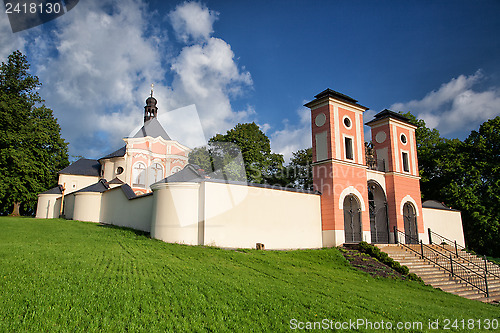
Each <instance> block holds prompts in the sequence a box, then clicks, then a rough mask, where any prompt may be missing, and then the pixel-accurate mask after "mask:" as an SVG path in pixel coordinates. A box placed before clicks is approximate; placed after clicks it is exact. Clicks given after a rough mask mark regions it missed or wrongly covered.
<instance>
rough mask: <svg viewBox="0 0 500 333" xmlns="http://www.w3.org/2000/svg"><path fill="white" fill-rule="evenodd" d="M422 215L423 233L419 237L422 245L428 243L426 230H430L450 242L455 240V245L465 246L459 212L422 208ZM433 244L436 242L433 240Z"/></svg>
mask: <svg viewBox="0 0 500 333" xmlns="http://www.w3.org/2000/svg"><path fill="white" fill-rule="evenodd" d="M422 213H423V215H424V228H425V233H424V234H421V235H420V237H421V239H422V241H423V242H424V243H427V244H428V243H429V236H428V232H427V230H428V228H430V229H431V231H433V232H435V233H437V234H439V235H441V236H444V237H446V238H448V239H450V240H453V241H454V240H456V241H457V244H459V245H462V246H465V240H464V232H463V227H462V216H461V214H460V211H455V210H443V209H435V208H422ZM433 242H434V243H435V242H437V240H436V239H433Z"/></svg>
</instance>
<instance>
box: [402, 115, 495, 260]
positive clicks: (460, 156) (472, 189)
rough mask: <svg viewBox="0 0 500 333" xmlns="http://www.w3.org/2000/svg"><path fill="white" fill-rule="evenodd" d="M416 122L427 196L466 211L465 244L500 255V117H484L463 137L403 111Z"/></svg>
mask: <svg viewBox="0 0 500 333" xmlns="http://www.w3.org/2000/svg"><path fill="white" fill-rule="evenodd" d="M404 115H405V116H406V117H408V118H410V119H411V120H412V122H414V123H415V124H416V125H417V126H418V128H417V130H416V140H417V152H418V161H419V168H420V176H421V191H422V196H423V197H424V199H435V200H438V201H442V202H445V203H446V204H447V205H449V206H451V207H453V208H456V209H459V210H461V211H462V221H463V227H464V234H465V239H466V242H467V246H468V247H469V248H471V249H473V250H474V251H476V252H478V253H483V254H488V255H494V256H500V243H499V242H498V239H499V237H500V117H497V118H495V119H491V120H488V121H487V122H485V123H483V124H482V125H481V126H480V128H479V131H472V132H471V134H470V135H469V137H468V138H467V139H466V140H465V141H460V140H458V139H453V140H449V139H445V138H442V137H440V135H439V132H438V131H437V130H436V129H433V130H430V129H429V128H427V127H426V126H425V122H424V121H423V120H420V119H417V118H416V117H414V116H413V115H412V114H410V113H406V114H404Z"/></svg>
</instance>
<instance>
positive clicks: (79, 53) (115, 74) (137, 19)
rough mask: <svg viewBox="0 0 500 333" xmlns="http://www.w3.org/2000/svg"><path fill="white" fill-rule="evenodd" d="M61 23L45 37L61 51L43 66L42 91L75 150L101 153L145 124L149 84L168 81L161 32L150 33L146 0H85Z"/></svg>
mask: <svg viewBox="0 0 500 333" xmlns="http://www.w3.org/2000/svg"><path fill="white" fill-rule="evenodd" d="M110 8H112V10H110ZM56 24H57V29H56V30H55V31H52V32H50V33H47V35H46V36H45V41H47V40H48V41H50V43H49V44H50V45H51V46H52V47H53V49H52V50H47V51H46V52H47V58H46V59H48V60H45V61H43V62H42V61H40V64H39V65H38V66H37V68H38V72H37V74H38V75H39V76H40V79H41V81H42V82H43V87H42V91H41V94H42V96H43V97H44V98H45V99H46V104H47V105H48V106H49V107H51V108H52V109H53V110H54V111H55V114H56V116H57V117H58V120H59V123H60V124H61V127H62V133H63V136H64V137H65V138H66V139H67V140H68V141H69V142H70V143H71V145H70V152H71V153H73V154H79V155H85V156H87V157H96V154H97V156H99V154H102V153H103V152H105V151H107V150H109V149H113V148H114V147H116V146H117V145H119V144H121V142H120V141H121V138H122V137H123V136H124V135H125V134H126V133H128V131H130V129H131V128H132V127H133V126H134V125H136V124H137V123H138V122H140V121H141V118H142V112H141V111H139V110H141V108H142V106H143V105H144V101H143V100H144V99H145V98H146V97H147V94H148V87H149V84H150V83H151V82H160V81H161V80H162V79H163V78H164V70H163V69H162V67H161V57H160V54H161V47H160V45H159V43H158V39H157V36H156V38H153V37H146V36H145V35H144V30H145V28H146V24H147V22H146V19H145V7H144V5H143V4H142V3H141V2H140V1H135V0H125V1H120V2H119V4H118V3H116V2H115V1H97V0H96V1H83V2H80V3H79V4H78V6H76V7H75V8H74V9H73V10H71V11H70V12H68V13H67V14H65V15H64V16H62V17H60V18H59V19H57V21H56ZM41 42H43V39H42V40H41V41H39V43H41ZM54 49H55V50H54ZM38 50H40V51H41V49H38ZM38 50H37V51H38ZM33 51H35V50H33ZM54 51H55V52H54ZM51 52H52V53H51ZM54 53H55V55H54ZM159 90H160V91H159V93H161V94H162V95H164V94H166V93H167V91H166V89H159Z"/></svg>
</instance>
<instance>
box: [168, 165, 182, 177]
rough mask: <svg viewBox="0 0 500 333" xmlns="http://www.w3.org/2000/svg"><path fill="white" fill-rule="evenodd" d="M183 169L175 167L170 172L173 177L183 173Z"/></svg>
mask: <svg viewBox="0 0 500 333" xmlns="http://www.w3.org/2000/svg"><path fill="white" fill-rule="evenodd" d="M181 170H182V168H181V167H180V166H176V167H173V168H172V170H171V171H170V174H171V175H173V174H174V173H176V172H179V171H181Z"/></svg>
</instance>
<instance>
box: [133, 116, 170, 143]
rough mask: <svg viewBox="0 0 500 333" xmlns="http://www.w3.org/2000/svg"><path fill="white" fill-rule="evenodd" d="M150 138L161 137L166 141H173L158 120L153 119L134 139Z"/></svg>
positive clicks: (146, 123)
mask: <svg viewBox="0 0 500 333" xmlns="http://www.w3.org/2000/svg"><path fill="white" fill-rule="evenodd" d="M146 136H150V137H152V138H157V137H159V136H161V137H162V138H164V139H165V140H171V139H170V137H169V136H168V134H167V132H166V131H165V129H164V128H163V127H162V126H161V124H160V122H159V121H158V119H156V118H151V119H150V120H148V121H146V122H145V123H144V126H142V127H141V129H140V130H139V131H138V132H137V133H135V135H134V136H133V137H134V138H144V137H146Z"/></svg>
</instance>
